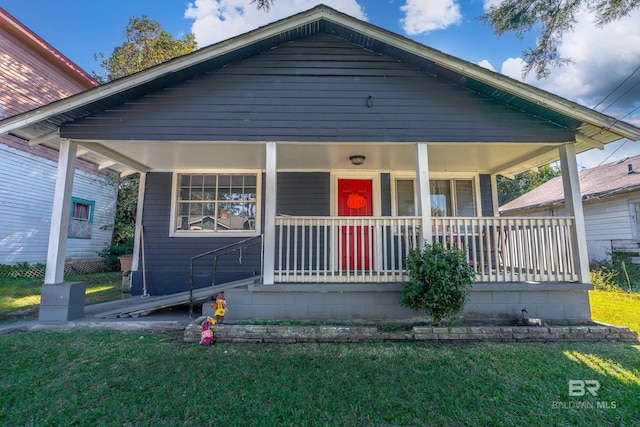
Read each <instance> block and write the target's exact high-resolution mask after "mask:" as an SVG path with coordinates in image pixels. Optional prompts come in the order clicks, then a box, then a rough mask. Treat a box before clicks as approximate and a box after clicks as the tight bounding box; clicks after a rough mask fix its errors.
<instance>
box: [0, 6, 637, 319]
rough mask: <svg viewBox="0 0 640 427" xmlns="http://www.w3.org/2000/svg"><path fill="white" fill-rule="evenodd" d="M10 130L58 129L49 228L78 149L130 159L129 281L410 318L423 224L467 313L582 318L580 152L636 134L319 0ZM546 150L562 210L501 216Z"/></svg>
mask: <svg viewBox="0 0 640 427" xmlns="http://www.w3.org/2000/svg"><path fill="white" fill-rule="evenodd" d="M2 133H9V134H13V135H17V136H19V137H20V138H23V139H25V140H30V141H32V142H39V143H45V142H46V143H47V144H52V145H55V146H56V147H59V150H60V162H59V164H60V173H59V175H58V181H57V186H56V201H57V206H56V208H55V209H54V213H53V219H52V221H53V223H54V224H58V225H59V227H58V228H59V229H63V228H64V227H65V220H66V216H65V215H64V206H66V205H67V203H68V201H69V200H70V188H71V181H72V179H71V177H70V176H69V174H68V173H67V171H68V170H69V169H70V168H72V166H73V164H74V160H75V157H76V153H77V150H88V151H90V152H92V153H97V154H98V155H101V156H106V157H108V158H110V159H111V160H112V161H113V162H116V163H118V164H121V165H125V166H126V167H128V168H131V169H133V170H136V171H138V172H140V174H141V175H140V178H141V186H140V188H141V191H140V194H139V204H138V206H139V209H138V223H137V243H136V247H135V252H134V257H133V267H132V269H133V274H132V295H143V296H146V295H151V296H154V295H164V294H172V293H179V292H186V291H189V288H190V283H192V284H193V287H194V288H195V289H198V288H202V289H206V288H207V287H208V288H211V289H212V290H211V294H214V293H215V292H217V289H221V288H219V287H220V286H224V284H225V283H228V282H230V281H232V282H233V284H234V286H235V287H231V285H227V287H226V288H225V289H227V290H226V291H225V295H226V298H227V303H228V305H229V307H230V310H229V314H228V316H229V317H228V319H229V320H234V319H236V320H237V319H315V320H360V319H403V318H410V317H415V316H416V313H415V312H413V311H410V310H408V309H405V308H402V307H401V306H400V305H399V299H400V292H401V289H402V282H403V280H405V272H404V264H403V262H404V259H405V257H406V254H407V251H408V250H409V249H411V248H414V247H418V246H421V245H422V242H432V241H438V242H442V243H443V244H446V245H449V246H453V247H458V248H461V249H463V250H465V253H466V256H467V257H468V260H469V262H470V263H472V264H473V265H474V266H475V268H476V273H477V274H476V279H477V280H476V283H475V285H474V288H473V292H472V295H471V297H470V300H469V302H468V304H467V306H466V308H465V312H464V313H463V316H464V317H465V318H467V319H474V318H483V319H484V318H500V319H505V318H507V319H509V318H510V319H512V318H514V317H519V316H520V315H521V313H522V310H523V309H526V310H527V312H528V314H529V316H533V317H541V318H544V319H548V320H557V321H565V322H571V321H584V320H585V319H590V308H589V301H588V295H587V291H588V290H589V289H591V288H592V286H591V285H590V284H589V268H588V260H587V252H586V240H585V233H584V217H583V213H582V205H581V201H580V191H579V183H578V170H577V165H576V153H580V152H582V151H585V150H588V149H591V148H593V147H602V146H604V144H607V143H610V142H612V141H615V140H617V139H620V138H630V139H633V140H637V139H639V138H640V129H638V128H636V127H634V126H632V125H629V124H627V123H624V122H620V121H616V120H615V119H613V118H612V117H608V116H606V115H603V114H600V113H598V112H596V111H593V110H590V109H588V108H585V107H583V106H580V105H577V104H575V103H573V102H570V101H567V100H566V99H562V98H560V97H557V96H555V95H553V94H550V93H547V92H544V91H541V90H539V89H536V88H533V87H531V86H528V85H526V84H523V83H521V82H518V81H515V80H512V79H509V78H507V77H505V76H502V75H500V74H498V73H495V72H492V71H489V70H486V69H484V68H481V67H479V66H476V65H474V64H472V63H469V62H466V61H463V60H460V59H457V58H454V57H452V56H449V55H447V54H445V53H443V52H440V51H437V50H434V49H432V48H429V47H427V46H424V45H422V44H420V43H417V42H415V41H412V40H408V39H406V38H404V37H401V36H399V35H397V34H394V33H392V32H389V31H386V30H384V29H382V28H379V27H376V26H374V25H371V24H369V23H366V22H362V21H359V20H357V19H354V18H352V17H350V16H347V15H344V14H342V13H339V12H337V11H335V10H333V9H331V8H328V7H326V6H323V5H321V6H317V7H315V8H313V9H310V10H308V11H306V12H303V13H300V14H297V15H293V16H291V17H289V18H286V19H283V20H280V21H277V22H274V23H272V24H269V25H267V26H264V27H261V28H258V29H256V30H254V31H251V32H248V33H246V34H243V35H240V36H238V37H235V38H232V39H229V40H227V41H224V42H221V43H218V44H215V45H212V46H209V47H205V48H202V49H200V50H198V51H196V52H193V53H191V54H189V55H186V56H183V57H180V58H176V59H173V60H171V61H168V62H166V63H164V64H161V65H158V66H156V67H153V68H150V69H148V70H145V71H142V72H140V73H137V74H134V75H131V76H128V77H125V78H122V79H119V80H116V81H113V82H111V83H108V84H106V85H103V86H101V87H98V88H94V89H90V90H88V91H86V92H83V93H80V94H78V95H75V96H72V97H70V98H68V99H66V100H63V101H58V102H55V103H52V104H49V105H47V106H44V107H41V108H38V109H36V110H33V111H30V112H28V113H25V114H21V115H18V116H15V117H12V118H9V119H6V120H4V121H2V122H0V134H2ZM558 159H559V160H560V164H561V166H562V173H563V176H565V177H566V181H565V182H566V185H565V186H564V187H563V191H564V198H565V199H566V200H567V201H568V203H567V206H568V213H567V216H564V217H554V218H549V217H545V218H500V217H499V216H498V207H497V197H496V185H495V183H496V179H495V178H496V175H498V174H502V175H507V176H509V175H516V174H518V173H520V172H522V171H525V170H528V169H531V168H535V167H537V166H540V165H545V164H549V163H550V162H553V161H558ZM228 218H236V220H233V221H230V220H228ZM51 242H54V243H55V242H57V245H56V244H52V245H50V247H49V250H50V259H51V260H52V262H51V263H50V264H48V265H47V267H48V270H47V276H46V278H45V286H44V287H43V295H44V292H45V290H46V291H47V292H48V293H52V294H55V293H56V292H57V293H65V292H66V293H67V294H73V293H74V292H76V291H74V289H73V286H74V284H64V283H63V280H62V275H61V270H60V265H61V264H60V263H61V260H62V257H63V255H62V254H63V253H64V243H65V240H64V239H62V238H61V236H60V231H59V230H56V229H55V227H54V228H52V237H51ZM204 253H208V255H207V256H202V257H199V255H200V254H204ZM505 253H508V254H509V255H510V257H508V258H507V257H503V256H501V254H505ZM56 260H57V263H56V262H55V261H56ZM190 278H192V280H190ZM212 283H215V286H213V287H212V286H211V285H212ZM198 290H199V289H198ZM132 298H138V297H137V296H133V297H132ZM70 305H72V304H71V303H70ZM41 314H42V313H41Z"/></svg>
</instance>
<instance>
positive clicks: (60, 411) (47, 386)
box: [0, 273, 640, 426]
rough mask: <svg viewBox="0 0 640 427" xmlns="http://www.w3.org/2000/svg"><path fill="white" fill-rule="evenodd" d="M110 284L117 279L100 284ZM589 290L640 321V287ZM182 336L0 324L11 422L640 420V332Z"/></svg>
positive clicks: (2, 414) (616, 315) (6, 420)
mask: <svg viewBox="0 0 640 427" xmlns="http://www.w3.org/2000/svg"><path fill="white" fill-rule="evenodd" d="M91 276H92V277H84V278H82V279H80V278H75V279H73V278H69V279H71V280H85V281H87V282H88V289H94V290H97V292H95V295H96V296H100V297H101V298H102V297H104V296H105V295H109V292H111V296H112V297H115V298H119V297H120V295H119V293H120V285H121V280H120V273H111V274H107V275H104V276H102V275H91ZM15 282H16V281H15V280H14V281H11V283H9V285H10V286H9V289H10V292H5V293H9V294H11V295H13V297H12V298H13V302H12V303H11V304H13V305H12V306H11V307H14V306H16V305H20V304H23V303H17V302H15V301H16V300H20V299H22V298H25V297H28V296H29V292H30V293H31V295H33V294H38V295H39V289H40V284H39V283H38V284H37V285H36V284H33V283H31V282H28V281H27V282H28V283H21V284H20V283H15ZM108 283H111V285H107V284H108ZM4 285H6V283H3V287H2V288H0V289H3V291H6V289H5V288H4ZM25 285H26V286H25ZM105 286H106V287H107V288H109V287H110V289H111V291H108V290H100V289H102V288H103V287H105ZM23 288H26V289H31V291H28V290H23ZM116 291H117V292H116ZM20 292H22V294H21V293H20ZM90 295H91V294H89V295H88V299H89V297H90ZM3 298H6V297H3ZM590 298H591V304H592V311H593V317H594V319H596V320H600V321H603V322H605V323H611V324H618V325H624V326H628V327H631V328H632V329H634V330H636V331H638V330H640V325H638V319H637V313H638V312H640V295H637V294H625V293H620V292H605V291H593V292H591V294H590ZM2 304H7V302H5V300H4V299H3V300H2ZM182 337H183V336H182V333H181V332H171V333H167V334H148V333H144V334H142V335H141V334H140V333H139V332H137V333H134V332H119V331H74V332H32V333H28V334H26V333H15V334H9V335H2V336H0V354H4V355H10V357H5V358H4V359H3V363H2V364H1V365H0V425H38V426H40V425H96V426H100V425H122V426H156V425H162V426H166V425H214V424H224V425H229V426H253V425H255V426H262V425H296V426H298V425H299V426H305V425H313V426H414V425H446V426H475V425H491V426H503V425H504V426H511V425H523V426H539V425H556V426H564V425H566V426H572V425H575V426H580V425H638V424H640V411H638V400H637V399H638V396H639V395H640V345H630V344H624V343H548V344H542V343H518V344H513V343H508V344H507V343H476V344H459V343H458V344H435V343H429V344H426V343H385V344H295V345H276V344H221V343H218V344H215V345H213V346H210V347H203V346H199V345H195V344H184V343H182ZM570 380H583V381H584V380H597V381H599V383H600V389H599V390H598V391H597V394H598V395H597V396H591V395H590V394H589V393H586V394H585V395H583V396H577V397H576V396H569V388H568V382H569V381H570Z"/></svg>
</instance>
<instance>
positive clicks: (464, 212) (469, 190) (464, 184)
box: [455, 179, 476, 216]
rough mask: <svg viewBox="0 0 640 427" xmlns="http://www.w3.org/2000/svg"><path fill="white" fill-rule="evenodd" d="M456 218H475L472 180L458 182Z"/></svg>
mask: <svg viewBox="0 0 640 427" xmlns="http://www.w3.org/2000/svg"><path fill="white" fill-rule="evenodd" d="M455 182H456V211H457V212H456V216H475V214H476V210H475V203H473V181H471V180H470V179H464V180H462V179H459V180H456V181H455Z"/></svg>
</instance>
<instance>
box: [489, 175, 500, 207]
mask: <svg viewBox="0 0 640 427" xmlns="http://www.w3.org/2000/svg"><path fill="white" fill-rule="evenodd" d="M491 201H492V202H493V216H500V212H499V210H498V209H499V208H500V203H499V202H498V175H496V174H491Z"/></svg>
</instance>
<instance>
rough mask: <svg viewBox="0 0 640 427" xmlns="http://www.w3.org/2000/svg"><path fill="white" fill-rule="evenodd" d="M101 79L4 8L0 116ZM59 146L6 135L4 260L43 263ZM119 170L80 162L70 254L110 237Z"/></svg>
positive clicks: (2, 151)
mask: <svg viewBox="0 0 640 427" xmlns="http://www.w3.org/2000/svg"><path fill="white" fill-rule="evenodd" d="M97 85H98V82H97V81H96V80H95V79H93V78H92V77H91V76H89V75H88V74H87V73H86V72H84V71H83V70H82V69H80V68H79V67H78V66H77V65H75V64H74V63H73V62H71V61H70V60H69V59H67V58H66V57H65V56H64V55H62V54H61V53H60V52H58V51H57V50H56V49H54V48H53V47H52V46H51V45H49V44H48V43H46V42H45V41H44V40H42V39H41V38H40V37H38V36H37V35H36V34H34V33H33V32H31V31H30V30H29V29H28V28H26V27H25V26H24V25H22V24H21V23H20V22H19V21H17V20H16V19H15V18H14V17H12V16H11V15H9V14H8V13H7V12H6V11H5V10H3V9H2V8H0V119H4V118H6V117H11V116H14V115H16V114H20V113H23V112H25V111H29V110H31V109H34V108H37V107H39V106H41V105H46V104H49V103H51V102H53V101H56V100H59V99H63V98H67V97H69V96H71V95H73V94H75V93H78V92H82V91H84V90H86V89H89V88H92V87H95V86H97ZM57 160H58V153H57V151H56V150H54V149H52V148H49V147H45V146H43V145H32V144H29V142H28V141H25V140H23V139H20V138H17V137H15V136H12V135H3V136H0V164H2V168H0V182H1V183H2V184H1V185H0V264H5V265H14V264H16V263H22V262H28V263H30V264H33V263H45V262H46V260H47V248H48V241H49V231H50V227H51V211H52V205H53V195H54V187H55V182H56V173H57V168H58V162H57ZM114 176H116V175H115V174H114V171H113V170H110V169H108V168H107V167H104V168H100V167H99V166H98V165H96V164H93V163H91V162H87V161H83V160H81V159H78V161H77V162H76V169H75V179H74V186H73V193H72V195H73V199H72V202H71V205H70V206H69V215H70V226H69V234H68V237H69V239H68V240H69V241H68V245H67V251H66V259H67V260H68V261H74V262H78V261H95V260H98V259H99V256H98V254H97V252H98V251H100V250H101V249H103V248H104V247H105V246H106V245H108V244H109V243H110V241H111V234H112V227H113V222H114V216H115V202H116V197H117V185H116V181H115V179H114Z"/></svg>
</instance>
